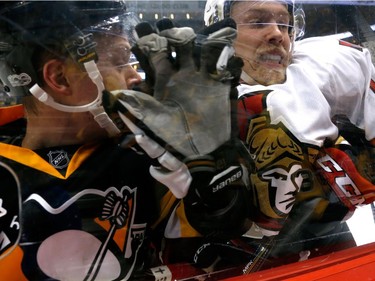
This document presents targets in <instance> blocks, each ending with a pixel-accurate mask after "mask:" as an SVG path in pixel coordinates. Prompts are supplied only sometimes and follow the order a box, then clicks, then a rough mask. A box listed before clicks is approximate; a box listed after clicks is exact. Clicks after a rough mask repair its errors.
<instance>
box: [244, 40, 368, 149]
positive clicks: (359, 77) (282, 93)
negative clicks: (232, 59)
mask: <svg viewBox="0 0 375 281" xmlns="http://www.w3.org/2000/svg"><path fill="white" fill-rule="evenodd" d="M374 73H375V71H374V66H373V64H372V62H371V56H370V54H369V52H368V51H367V50H366V49H361V50H359V49H355V48H351V47H348V46H343V45H340V44H339V41H338V40H337V39H334V38H329V37H316V38H309V39H304V40H302V41H299V42H297V43H296V46H295V50H294V53H293V60H292V63H291V65H290V66H289V67H288V70H287V80H286V81H285V83H283V84H276V85H271V86H267V87H265V86H259V85H257V86H249V85H241V86H239V88H238V90H239V94H240V96H241V95H243V94H246V93H249V92H255V91H260V90H263V91H264V90H272V92H271V93H269V94H268V95H267V100H266V104H267V110H268V112H269V115H270V119H271V123H272V124H277V123H280V122H282V123H283V125H284V126H285V127H286V128H287V129H288V130H289V131H290V132H291V133H293V134H294V136H295V137H296V138H298V139H299V140H300V141H301V142H304V143H308V144H312V145H317V146H322V145H323V143H324V141H325V140H326V139H330V140H333V141H334V140H335V139H336V138H337V137H338V128H337V127H336V126H335V125H334V124H333V122H332V117H333V116H335V115H338V114H340V115H341V114H344V115H346V116H347V117H348V118H349V119H350V120H351V122H352V123H353V124H354V125H356V126H357V127H359V128H361V129H364V130H365V131H366V137H367V139H368V140H370V139H372V138H374V137H375V120H374V119H375V114H371V110H373V108H375V94H374V92H373V89H371V83H372V84H374V82H371V81H373V80H374ZM372 86H374V85H372Z"/></svg>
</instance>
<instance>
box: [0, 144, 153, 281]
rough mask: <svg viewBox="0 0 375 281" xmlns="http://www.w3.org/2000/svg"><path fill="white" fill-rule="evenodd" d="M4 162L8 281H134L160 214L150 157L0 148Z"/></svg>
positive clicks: (98, 150) (110, 148) (106, 147)
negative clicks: (151, 231) (151, 174)
mask: <svg viewBox="0 0 375 281" xmlns="http://www.w3.org/2000/svg"><path fill="white" fill-rule="evenodd" d="M0 156H1V157H0V162H2V165H1V167H0V168H1V169H0V170H1V175H3V176H2V178H1V179H2V183H1V191H0V196H1V197H0V226H1V227H2V229H0V233H1V234H0V237H1V243H0V257H2V258H0V275H1V280H7V281H12V280H16V281H22V280H128V279H129V278H130V277H131V276H132V273H133V272H134V271H136V270H137V268H139V266H140V264H138V263H137V261H138V260H139V259H142V263H143V262H144V261H145V259H144V257H145V254H146V253H145V251H144V250H145V249H147V247H148V245H147V238H148V229H149V226H150V224H151V223H153V222H154V221H155V219H156V216H157V215H158V213H159V206H158V205H157V202H158V201H159V200H157V199H156V198H155V196H156V195H155V181H154V179H153V178H152V177H151V176H150V175H149V172H148V170H149V166H150V163H149V160H148V157H146V156H142V155H139V154H137V153H136V152H135V151H133V150H131V149H123V148H120V147H119V146H118V145H116V144H115V143H113V142H111V141H107V142H104V143H101V144H90V145H83V146H71V147H58V148H50V149H46V150H40V151H36V152H34V151H31V150H29V149H25V148H22V147H18V146H14V145H9V144H4V143H0ZM4 175H5V176H4ZM18 188H20V189H18ZM18 190H21V194H20V196H19V199H20V201H19V202H18V201H17V199H16V197H17V196H15V194H16V193H18ZM21 201H22V206H21V204H20V203H21ZM20 206H21V210H19V207H20ZM4 222H6V223H4Z"/></svg>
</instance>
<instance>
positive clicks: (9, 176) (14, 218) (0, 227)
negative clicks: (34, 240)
mask: <svg viewBox="0 0 375 281" xmlns="http://www.w3.org/2000/svg"><path fill="white" fill-rule="evenodd" d="M0 179H1V182H0V259H1V257H2V256H5V255H7V254H9V253H10V252H11V251H12V250H13V249H14V247H15V246H16V245H17V244H18V241H19V239H20V236H21V224H20V213H21V193H20V184H19V180H18V177H17V175H16V173H15V172H14V171H13V170H12V169H11V168H10V167H9V166H7V165H6V164H4V163H2V162H0Z"/></svg>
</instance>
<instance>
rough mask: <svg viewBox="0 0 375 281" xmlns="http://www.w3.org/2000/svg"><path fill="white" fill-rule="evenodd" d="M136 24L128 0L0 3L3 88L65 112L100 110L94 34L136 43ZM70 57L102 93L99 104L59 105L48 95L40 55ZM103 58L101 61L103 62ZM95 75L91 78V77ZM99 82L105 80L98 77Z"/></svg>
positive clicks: (0, 57) (101, 82) (12, 94)
mask: <svg viewBox="0 0 375 281" xmlns="http://www.w3.org/2000/svg"><path fill="white" fill-rule="evenodd" d="M137 23H138V19H137V18H136V17H135V16H134V15H133V14H131V13H128V12H127V10H126V4H125V2H124V0H110V1H35V0H31V1H1V2H0V84H1V85H2V87H3V89H4V91H5V92H6V93H7V94H8V95H9V96H12V97H18V98H21V97H23V96H26V95H30V94H32V95H34V96H35V97H36V98H37V99H39V100H40V101H42V102H44V103H46V104H48V105H50V106H52V107H54V108H56V109H58V110H61V111H70V112H83V111H90V112H94V111H97V110H96V109H97V108H99V107H100V106H101V99H102V92H103V90H104V85H103V81H101V79H99V78H98V77H100V75H98V72H99V71H98V69H97V67H96V61H97V60H98V57H97V53H96V50H95V47H96V45H97V44H96V42H95V40H94V36H93V34H94V33H95V32H102V33H106V34H112V35H118V36H123V37H126V38H127V39H128V40H129V41H130V42H132V40H133V28H134V27H135V25H136V24H137ZM45 53H48V54H50V55H52V56H55V57H56V58H67V57H71V58H72V59H73V60H74V61H75V62H77V63H78V64H79V65H80V66H81V67H82V70H83V71H87V72H88V73H89V76H90V78H91V77H92V76H96V77H97V78H96V80H95V81H94V79H93V78H92V80H93V82H94V83H95V84H96V85H97V88H98V97H97V99H96V100H95V101H93V102H91V103H90V104H87V105H84V106H65V105H61V104H58V103H56V102H55V101H53V99H52V98H51V97H50V96H49V95H48V94H47V93H45V92H44V91H43V90H42V89H41V87H42V82H43V81H42V79H41V75H40V73H38V72H40V69H39V68H40V66H38V63H39V61H40V58H41V57H40V56H41V54H45ZM99 59H100V58H99ZM91 74H92V75H91ZM100 78H101V77H100Z"/></svg>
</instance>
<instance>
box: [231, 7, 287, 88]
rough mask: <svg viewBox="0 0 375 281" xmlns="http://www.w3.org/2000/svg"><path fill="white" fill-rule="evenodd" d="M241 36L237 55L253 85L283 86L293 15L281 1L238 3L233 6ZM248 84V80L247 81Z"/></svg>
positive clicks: (237, 44) (232, 14) (238, 39)
mask: <svg viewBox="0 0 375 281" xmlns="http://www.w3.org/2000/svg"><path fill="white" fill-rule="evenodd" d="M231 17H232V18H233V19H234V20H235V21H236V23H237V28H238V36H237V39H236V43H235V48H236V55H237V56H239V57H241V58H243V59H244V63H245V66H244V68H243V70H244V71H245V72H246V73H247V75H248V76H250V77H251V78H252V79H253V80H254V81H253V84H262V85H271V84H276V83H283V82H284V81H285V78H286V67H287V66H288V64H289V61H290V48H291V36H290V30H291V26H290V15H289V12H288V9H287V5H286V4H285V3H282V2H279V1H238V2H235V3H234V4H233V5H232V8H231ZM247 82H248V81H247Z"/></svg>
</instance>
